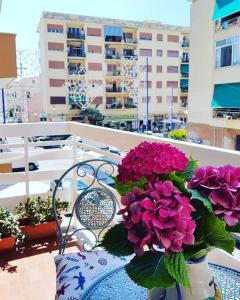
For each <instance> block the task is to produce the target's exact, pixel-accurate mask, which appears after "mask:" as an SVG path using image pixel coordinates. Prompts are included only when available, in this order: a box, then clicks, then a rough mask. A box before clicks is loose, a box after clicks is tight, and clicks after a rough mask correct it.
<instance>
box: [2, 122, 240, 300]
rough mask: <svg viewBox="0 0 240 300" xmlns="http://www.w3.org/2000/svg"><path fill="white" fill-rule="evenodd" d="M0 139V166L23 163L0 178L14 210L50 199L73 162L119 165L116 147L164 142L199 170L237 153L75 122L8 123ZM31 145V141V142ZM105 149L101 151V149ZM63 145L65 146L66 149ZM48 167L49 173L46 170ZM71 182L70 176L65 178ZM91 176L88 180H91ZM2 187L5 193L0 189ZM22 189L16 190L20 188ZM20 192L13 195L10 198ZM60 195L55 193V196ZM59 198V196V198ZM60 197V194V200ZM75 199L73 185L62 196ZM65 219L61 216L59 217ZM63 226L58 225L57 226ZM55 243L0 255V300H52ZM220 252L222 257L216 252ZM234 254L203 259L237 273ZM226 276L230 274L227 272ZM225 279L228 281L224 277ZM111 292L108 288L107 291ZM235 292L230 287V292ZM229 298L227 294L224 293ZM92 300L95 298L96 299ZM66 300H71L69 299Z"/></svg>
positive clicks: (238, 157)
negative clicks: (35, 165)
mask: <svg viewBox="0 0 240 300" xmlns="http://www.w3.org/2000/svg"><path fill="white" fill-rule="evenodd" d="M53 135H70V136H71V138H70V139H69V140H58V141H36V142H33V141H32V137H33V136H53ZM0 136H1V137H5V138H6V139H7V141H8V144H1V145H0V149H3V150H4V149H5V150H6V149H12V150H13V151H10V152H9V151H8V152H1V153H0V159H1V160H0V161H1V162H6V161H10V162H13V161H23V162H24V165H25V170H26V171H23V172H19V173H12V172H9V173H1V174H0V182H1V197H0V203H1V204H0V205H1V207H9V208H10V209H13V207H14V206H15V204H16V202H17V201H21V200H22V199H23V198H25V197H28V196H30V197H33V196H37V195H39V194H38V193H39V191H40V193H41V195H51V194H52V192H51V191H50V182H52V181H53V180H55V179H56V178H60V176H61V175H62V174H63V172H65V171H66V169H67V168H69V167H70V166H72V165H73V164H74V163H76V162H80V161H83V160H86V159H91V158H93V157H94V158H96V157H97V158H106V157H107V158H108V159H109V160H111V161H116V162H117V163H119V162H120V161H121V159H122V157H121V156H120V155H118V154H114V153H111V152H110V151H108V150H107V149H109V148H110V147H112V148H117V149H118V150H119V151H121V152H128V151H129V150H130V149H132V148H133V147H136V146H137V145H138V144H139V143H140V142H142V141H148V142H162V143H169V144H172V145H173V146H176V147H178V148H179V149H180V150H182V151H183V152H185V153H186V155H187V156H188V157H189V156H192V157H193V158H194V159H195V160H197V161H198V163H199V165H200V166H201V165H213V166H220V165H229V164H230V165H233V166H240V153H239V152H236V151H230V150H226V149H220V148H214V147H209V146H205V145H198V144H193V143H188V142H179V141H176V140H172V139H166V138H160V137H157V136H149V135H145V134H137V133H130V132H125V131H123V130H114V129H110V128H104V127H98V126H91V125H87V124H81V123H77V122H59V123H49V122H42V123H29V124H24V123H22V124H8V125H2V126H1V127H0ZM30 140H31V141H30ZM47 145H52V146H53V145H59V146H61V147H58V148H57V149H43V148H41V147H43V146H47ZM103 145H104V146H106V147H103ZM66 146H68V147H66ZM33 159H35V160H38V161H39V165H40V168H39V170H36V171H32V172H29V170H28V167H27V166H28V162H29V161H31V160H33ZM46 164H49V168H46ZM69 176H70V179H71V180H74V174H70V175H69ZM91 178H92V175H91V174H90V175H89V176H88V178H87V179H89V180H90V181H91ZM3 185H5V186H6V187H5V189H2V188H3ZM20 187H21V188H20ZM108 188H109V189H110V190H111V192H112V193H114V195H115V196H116V197H117V199H118V200H120V196H119V195H118V194H117V192H116V190H115V189H114V188H113V187H112V188H111V187H108ZM10 189H11V191H12V193H13V192H14V193H19V191H20V194H17V195H15V196H13V194H10V192H9V190H10ZM59 192H60V191H59ZM63 194H64V193H63ZM63 194H62V195H63ZM78 194H79V191H77V185H72V186H71V187H70V188H69V189H68V190H67V193H66V195H65V197H66V198H67V199H68V200H70V201H71V200H72V199H76V196H77V195H78ZM64 218H65V217H64ZM76 224H77V219H76V216H75V215H74V216H73V223H72V225H71V226H72V227H71V229H72V230H74V229H76V228H77V227H76V226H77V225H76ZM64 226H66V223H64V222H63V223H62V227H64ZM81 241H82V240H81V239H80V238H79V237H78V236H74V237H73V239H72V240H71V241H70V243H69V244H68V247H67V249H66V250H67V251H66V252H67V253H68V252H76V251H79V249H81V250H82V248H81ZM58 248H59V244H58V241H57V238H46V239H41V240H38V241H37V242H29V243H27V244H25V246H24V247H22V248H20V249H17V250H13V251H9V252H7V253H4V254H3V253H1V261H0V268H1V273H0V274H1V283H0V285H1V294H0V298H1V299H4V300H11V299H18V300H28V299H29V300H51V299H55V293H56V267H55V263H54V257H55V256H56V255H57V249H58ZM221 253H222V252H221ZM238 255H239V254H238V252H237V251H235V252H234V257H233V258H231V259H230V258H229V255H227V254H224V253H222V254H221V255H220V256H219V254H218V252H217V253H216V251H213V252H211V253H210V254H209V255H208V259H209V260H210V261H211V262H212V263H215V264H220V265H226V266H228V267H229V268H232V269H234V268H235V269H238V270H239V260H238V257H239V256H238ZM229 272H230V270H229ZM228 278H229V280H230V277H228ZM109 288H111V286H110V287H109ZM235 288H236V287H235V286H234V287H233V289H235ZM229 295H230V294H229ZM96 299H97V298H96ZM69 300H70V298H69Z"/></svg>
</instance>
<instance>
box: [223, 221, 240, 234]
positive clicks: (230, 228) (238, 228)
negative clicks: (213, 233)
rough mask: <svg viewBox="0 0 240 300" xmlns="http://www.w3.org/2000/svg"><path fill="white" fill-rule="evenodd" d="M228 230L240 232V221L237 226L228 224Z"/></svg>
mask: <svg viewBox="0 0 240 300" xmlns="http://www.w3.org/2000/svg"><path fill="white" fill-rule="evenodd" d="M226 229H227V231H229V232H235V233H240V222H238V223H237V224H236V225H235V226H231V227H230V226H226Z"/></svg>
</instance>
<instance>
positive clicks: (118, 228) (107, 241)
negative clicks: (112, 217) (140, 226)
mask: <svg viewBox="0 0 240 300" xmlns="http://www.w3.org/2000/svg"><path fill="white" fill-rule="evenodd" d="M99 246H100V247H103V248H104V249H105V250H106V251H107V252H109V253H110V254H112V255H115V256H128V255H131V254H133V253H134V251H133V245H132V243H130V242H129V241H128V232H127V229H126V228H125V227H124V226H123V224H117V225H115V226H113V227H111V228H110V229H109V230H108V231H107V232H106V234H105V235H104V237H103V240H102V241H101V243H100V245H99Z"/></svg>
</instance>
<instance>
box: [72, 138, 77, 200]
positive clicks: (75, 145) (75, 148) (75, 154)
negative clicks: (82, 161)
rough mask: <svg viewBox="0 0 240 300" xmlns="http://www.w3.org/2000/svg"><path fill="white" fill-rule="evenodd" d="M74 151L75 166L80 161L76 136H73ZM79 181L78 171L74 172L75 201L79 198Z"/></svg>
mask: <svg viewBox="0 0 240 300" xmlns="http://www.w3.org/2000/svg"><path fill="white" fill-rule="evenodd" d="M72 149H73V165H75V164H76V163H77V162H78V160H77V150H78V148H77V137H76V135H74V136H73V145H72ZM77 179H78V175H77V172H76V169H74V170H73V199H74V200H75V199H76V198H77V195H78V193H77Z"/></svg>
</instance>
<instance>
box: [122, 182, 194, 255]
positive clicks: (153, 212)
mask: <svg viewBox="0 0 240 300" xmlns="http://www.w3.org/2000/svg"><path fill="white" fill-rule="evenodd" d="M121 202H122V205H124V206H125V207H124V208H123V209H121V210H120V211H119V212H118V214H122V215H123V222H124V226H125V228H126V229H127V230H128V240H129V241H130V242H131V243H133V245H134V252H135V253H136V255H138V256H141V255H143V252H144V249H143V248H144V246H146V245H147V246H148V248H149V249H150V250H153V251H154V245H156V246H159V247H160V248H165V249H166V253H167V252H168V251H172V252H180V251H182V246H183V245H184V244H186V245H193V244H194V235H193V233H194V230H195V227H196V223H195V222H194V221H193V220H192V217H191V213H192V211H194V208H193V207H192V206H191V205H190V200H189V199H188V198H187V197H185V196H184V195H183V194H182V193H181V192H180V191H179V190H178V189H177V188H176V187H175V186H174V185H173V183H172V182H171V181H159V182H157V183H155V184H151V183H148V186H147V187H146V189H145V191H142V190H141V189H139V188H134V189H133V190H132V191H131V192H127V193H126V195H125V196H123V197H122V198H121Z"/></svg>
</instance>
